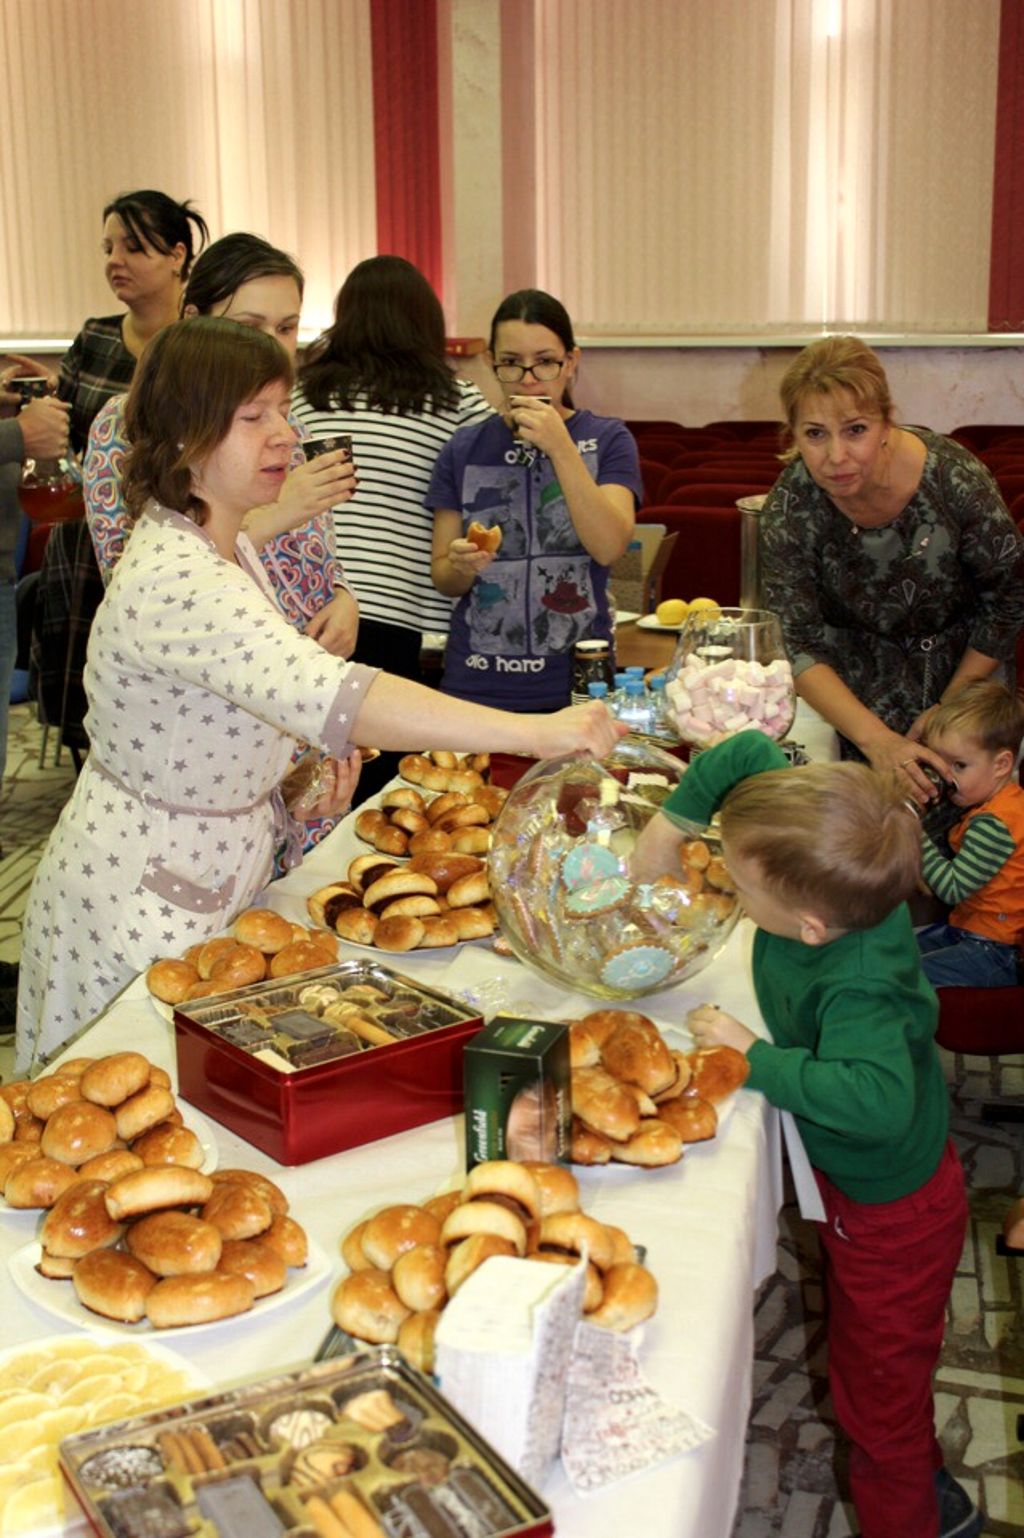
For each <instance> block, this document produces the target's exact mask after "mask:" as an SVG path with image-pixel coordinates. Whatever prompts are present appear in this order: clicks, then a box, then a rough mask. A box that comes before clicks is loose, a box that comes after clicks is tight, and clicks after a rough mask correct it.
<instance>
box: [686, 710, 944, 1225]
mask: <svg viewBox="0 0 1024 1538" xmlns="http://www.w3.org/2000/svg"><path fill="white" fill-rule="evenodd" d="M786 764H787V760H786V758H785V755H784V754H783V753H782V752H781V750H780V749H779V748H778V747H777V746H776V745H775V743H773V742H772V741H771V740H770V739H769V738H768V737H764V736H762V734H761V733H760V732H741V733H740V734H739V735H738V736H736V737H732V738H730V739H729V740H728V741H727V742H724V743H722V744H721V745H720V746H719V747H715V748H709V749H707V750H706V751H705V752H703V753H701V754H700V755H699V756H698V757H697V758H696V759H695V761H694V762H693V764H691V766H690V768H689V769H688V770H687V772H686V774H685V775H684V777H683V780H682V782H681V784H680V785H679V786H678V787H677V788H676V790H674V791H673V792H672V794H671V795H670V796H669V798H668V800H667V801H666V802H665V803H664V805H663V808H662V810H663V811H664V812H665V813H666V815H667V816H669V817H670V818H671V819H672V820H673V821H687V822H697V823H702V824H706V823H707V822H708V821H709V820H710V818H711V817H712V816H713V814H714V812H715V811H716V810H717V808H718V806H719V805H720V803H721V801H722V800H723V799H724V797H725V795H726V793H727V792H728V791H729V790H730V789H731V788H732V786H733V785H735V784H736V783H737V782H738V781H739V780H742V779H745V778H746V777H747V775H749V774H758V773H763V772H764V771H765V770H767V769H780V768H784V767H786ZM753 974H754V990H755V993H756V995H757V1002H758V1005H759V1006H760V1009H761V1013H762V1015H763V1016H764V1019H765V1023H766V1024H767V1026H768V1029H769V1030H770V1031H771V1033H772V1038H773V1042H767V1041H757V1042H755V1043H754V1045H753V1046H752V1047H751V1048H750V1051H749V1053H748V1062H749V1063H750V1078H749V1079H748V1080H747V1084H748V1087H749V1088H751V1089H759V1090H761V1091H762V1092H763V1093H764V1094H765V1095H766V1096H767V1098H768V1099H769V1100H770V1101H771V1102H772V1104H773V1105H777V1106H779V1107H781V1108H782V1109H783V1110H788V1111H792V1112H793V1114H794V1116H795V1118H796V1122H797V1126H798V1127H799V1129H800V1135H801V1137H802V1138H803V1140H804V1145H805V1147H806V1149H807V1153H808V1157H809V1158H810V1161H811V1163H812V1164H813V1165H814V1166H815V1167H816V1168H817V1169H820V1170H821V1171H822V1172H823V1174H825V1175H827V1176H828V1178H829V1179H830V1180H831V1181H832V1182H833V1183H834V1184H835V1185H837V1186H838V1187H839V1189H840V1190H841V1191H843V1192H845V1194H846V1195H847V1196H849V1197H851V1198H853V1200H855V1201H860V1202H866V1203H876V1202H889V1201H895V1200H896V1199H897V1198H899V1197H901V1196H906V1195H908V1194H909V1193H910V1192H911V1191H916V1190H917V1189H919V1187H921V1186H922V1185H924V1183H925V1182H926V1181H927V1180H929V1179H930V1178H931V1176H932V1175H933V1174H934V1173H935V1170H936V1169H937V1167H938V1163H939V1159H940V1158H941V1156H942V1150H943V1148H944V1146H945V1142H946V1137H947V1135H948V1129H949V1099H948V1094H947V1090H946V1085H945V1080H944V1079H943V1075H942V1068H941V1065H940V1063H939V1057H938V1053H937V1051H936V1049H935V1040H934V1038H935V1026H936V1022H937V1019H938V1005H937V1002H936V998H935V994H934V992H933V991H932V989H931V987H930V986H929V984H928V983H927V982H926V981H925V978H924V975H923V973H922V971H921V964H920V958H919V955H918V950H917V943H916V941H915V939H914V932H913V928H912V926H911V922H910V915H909V912H908V910H907V907H906V904H904V903H901V904H900V906H899V907H898V908H896V909H895V910H894V911H893V912H892V913H891V914H890V915H889V916H888V918H886V919H883V921H882V923H880V924H877V925H876V926H875V927H874V928H873V929H862V930H849V931H848V932H847V933H846V934H843V935H841V936H840V937H839V938H838V939H836V940H832V941H830V942H829V943H828V944H827V945H804V944H803V943H802V941H800V940H789V939H784V938H782V937H781V936H779V935H771V934H768V933H766V932H765V931H764V930H761V929H759V930H758V931H757V933H756V935H755V937H754V954H753ZM773 1043H774V1044H773Z"/></svg>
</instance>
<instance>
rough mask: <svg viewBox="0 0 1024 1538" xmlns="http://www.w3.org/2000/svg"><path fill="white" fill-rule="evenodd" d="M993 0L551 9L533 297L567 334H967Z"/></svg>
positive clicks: (982, 236)
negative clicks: (552, 299)
mask: <svg viewBox="0 0 1024 1538" xmlns="http://www.w3.org/2000/svg"><path fill="white" fill-rule="evenodd" d="M999 9H1000V7H999V3H998V0H690V3H680V0H639V3H637V0H550V3H547V4H540V5H539V6H538V7H537V12H536V26H537V34H536V36H537V46H536V54H535V57H536V64H537V70H538V77H537V78H538V86H537V99H538V113H537V141H536V157H537V168H538V200H539V206H538V212H537V229H538V232H539V235H538V247H539V258H540V267H539V280H540V283H541V286H542V287H548V288H550V289H551V290H553V291H554V292H555V293H558V294H559V295H560V296H561V297H562V298H563V299H564V300H565V302H566V303H567V305H568V306H569V309H570V313H571V314H572V316H573V319H574V320H575V322H576V324H577V327H578V329H579V330H580V331H582V332H586V333H587V334H588V335H591V336H594V335H601V334H602V333H604V334H608V333H616V332H617V333H623V332H626V333H628V332H638V333H654V334H658V333H668V334H671V333H693V332H698V333H700V332H709V333H715V332H718V333H723V332H725V333H728V332H737V333H751V332H752V333H758V332H777V331H784V330H787V329H790V328H795V329H798V330H804V329H808V328H813V327H815V326H818V325H832V326H837V325H838V326H850V327H853V328H859V329H871V330H874V329H879V330H887V329H888V330H904V329H912V330H923V331H934V332H946V331H971V330H984V329H985V325H986V316H987V300H988V266H989V248H990V236H989V231H990V224H991V200H992V166H993V138H994V129H995V100H996V81H997V62H998V60H997V53H998V36H999Z"/></svg>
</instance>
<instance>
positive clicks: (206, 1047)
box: [174, 961, 483, 1164]
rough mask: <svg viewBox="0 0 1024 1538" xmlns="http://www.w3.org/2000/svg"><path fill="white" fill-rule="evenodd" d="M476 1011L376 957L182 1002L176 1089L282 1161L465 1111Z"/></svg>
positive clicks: (301, 1160)
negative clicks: (465, 1073)
mask: <svg viewBox="0 0 1024 1538" xmlns="http://www.w3.org/2000/svg"><path fill="white" fill-rule="evenodd" d="M482 1024H483V1021H482V1019H481V1017H480V1016H479V1015H475V1014H471V1013H470V1012H469V1010H468V1009H467V1006H466V1005H465V1004H463V1003H462V1002H461V1001H460V1000H458V999H453V998H450V997H449V996H447V995H446V994H443V993H440V992H438V991H437V990H435V989H433V988H429V987H426V986H425V985H424V984H422V983H419V982H417V981H415V980H414V979H413V978H411V977H405V976H403V975H402V974H401V973H397V972H392V971H390V970H389V969H388V968H387V967H383V966H381V965H380V964H379V963H377V962H363V961H351V962H340V963H336V964H334V965H331V966H326V967H320V968H319V969H317V970H316V971H313V972H304V973H302V975H301V976H299V977H293V978H287V979H281V980H279V981H274V980H270V981H267V982H263V983H256V984H254V985H253V986H252V987H251V988H245V989H239V990H237V991H236V992H234V993H229V994H221V995H219V996H217V997H215V998H210V999H208V1000H205V999H204V1000H198V1001H196V1002H194V1003H191V1004H188V1005H179V1006H177V1007H176V1008H175V1011H174V1031H175V1038H176V1047H177V1057H178V1087H179V1092H180V1093H181V1095H182V1096H183V1097H184V1098H185V1099H186V1100H188V1101H190V1102H191V1103H192V1104H193V1105H194V1106H197V1107H198V1108H199V1110H201V1111H204V1112H205V1113H206V1114H207V1115H208V1116H211V1117H213V1119H214V1120H215V1121H218V1122H220V1123H221V1125H222V1126H225V1127H229V1128H230V1129H231V1130H232V1131H233V1132H237V1133H238V1135H239V1136H240V1137H243V1138H245V1139H246V1141H247V1142H249V1143H252V1144H254V1146H255V1147H257V1148H261V1149H262V1150H263V1151H264V1153H268V1154H269V1155H270V1156H271V1158H273V1159H276V1160H277V1161H278V1163H279V1164H305V1163H307V1162H308V1161H309V1160H311V1159H321V1158H323V1157H325V1156H326V1155H327V1154H332V1153H339V1152H340V1151H341V1150H343V1149H346V1148H356V1147H358V1146H359V1145H360V1144H362V1143H372V1142H373V1141H374V1140H375V1139H377V1138H382V1137H389V1136H391V1134H392V1133H395V1132H405V1131H407V1130H408V1129H409V1128H410V1127H419V1126H422V1125H423V1124H424V1123H425V1122H430V1121H437V1120H438V1119H439V1118H440V1117H442V1116H451V1115H453V1114H455V1112H457V1111H459V1110H461V1109H462V1048H463V1045H464V1044H465V1042H466V1041H468V1040H469V1038H470V1037H471V1036H473V1035H475V1034H476V1032H477V1031H478V1030H479V1029H480V1028H481V1026H482Z"/></svg>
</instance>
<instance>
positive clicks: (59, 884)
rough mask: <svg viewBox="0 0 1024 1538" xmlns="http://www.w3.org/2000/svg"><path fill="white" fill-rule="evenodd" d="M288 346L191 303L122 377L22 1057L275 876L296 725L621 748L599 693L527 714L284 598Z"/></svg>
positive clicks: (341, 788) (34, 909)
mask: <svg viewBox="0 0 1024 1538" xmlns="http://www.w3.org/2000/svg"><path fill="white" fill-rule="evenodd" d="M291 384H292V368H291V361H290V359H289V358H288V356H287V354H286V353H285V352H284V351H283V349H281V348H280V347H279V345H278V344H277V343H276V342H275V341H273V340H272V339H271V338H269V337H267V336H265V335H264V334H263V333H262V332H260V331H258V330H255V329H251V328H243V327H240V326H236V325H232V324H231V323H230V322H229V321H226V320H222V319H215V318H212V317H199V318H195V319H190V320H186V321H183V322H182V323H181V324H180V325H177V326H170V327H168V328H167V329H166V330H165V331H164V332H162V333H161V335H160V336H159V337H158V338H157V339H156V340H155V341H154V343H153V344H152V346H151V347H150V348H149V349H148V350H147V353H146V356H145V358H144V359H143V361H142V363H141V365H140V368H139V372H138V374H137V376H136V380H135V383H134V385H133V388H132V393H131V396H130V398H129V404H128V412H127V419H126V420H127V426H128V431H129V436H130V438H131V441H132V450H131V454H130V456H129V461H128V465H127V467H126V490H127V500H128V504H129V506H130V508H131V509H132V511H133V512H135V511H138V513H139V517H138V521H137V523H136V526H135V529H134V531H133V533H132V536H131V539H130V541H129V542H128V546H127V549H126V550H125V553H124V556H123V557H122V559H121V560H120V562H119V563H118V566H117V570H116V571H115V573H114V577H113V580H112V582H111V584H110V587H109V589H108V591H107V594H106V596H105V598H104V600H103V603H102V604H101V606H100V609H99V612H98V614H97V617H96V621H95V624H94V626H93V631H92V635H91V638H90V642H89V656H88V662H87V666H86V676H85V684H86V692H87V695H88V698H89V715H88V718H87V724H88V729H89V737H90V741H91V744H92V751H91V752H90V755H89V758H88V759H87V760H86V763H85V765H84V767H83V769H82V773H81V774H80V776H79V778H78V781H77V783H76V785H75V790H74V793H73V795H72V797H71V800H70V801H69V802H68V804H67V806H66V807H65V808H64V811H63V813H62V815H61V819H60V822H59V823H58V825H57V827H56V828H55V830H54V832H53V835H52V836H51V839H50V842H49V844H48V846H47V849H46V852H45V853H44V855H43V859H42V861H41V863H40V865H39V869H38V870H37V872H36V877H35V880H34V882H33V885H32V891H31V893H30V895H29V902H28V909H27V912H26V917H25V926H24V934H23V941H22V964H21V986H20V991H19V998H18V1027H17V1043H16V1061H17V1066H18V1070H19V1071H26V1070H30V1069H33V1068H36V1067H38V1066H39V1065H40V1064H41V1063H42V1062H43V1061H44V1060H45V1059H46V1058H48V1057H50V1056H52V1055H53V1054H54V1053H56V1052H57V1051H59V1050H60V1049H61V1048H62V1047H63V1046H64V1045H66V1043H67V1042H68V1041H69V1040H70V1039H71V1038H72V1037H73V1036H74V1035H75V1034H76V1033H77V1032H78V1031H79V1030H81V1029H82V1028H83V1027H84V1026H86V1025H87V1024H88V1023H89V1022H90V1021H91V1020H92V1019H93V1018H94V1016H95V1015H96V1014H97V1013H99V1011H100V1010H102V1009H103V1008H104V1007H105V1005H106V1004H108V1003H109V1002H110V1001H111V1000H112V999H113V998H114V996H115V995H116V994H117V993H119V992H120V991H121V989H122V988H124V987H125V986H126V985H127V984H128V983H129V982H130V981H131V980H132V978H133V977H134V976H136V975H137V974H138V973H139V972H140V971H142V970H143V969H144V968H145V967H147V966H148V965H149V964H150V963H151V962H152V961H153V959H154V958H155V957H156V956H158V955H161V954H167V953H168V952H173V951H175V950H178V949H183V948H185V947H186V946H187V945H190V944H192V943H194V942H195V941H197V940H202V939H204V938H207V937H209V936H210V935H213V934H216V933H217V932H219V931H221V930H223V929H224V928H225V927H226V926H227V925H228V924H230V923H231V922H232V920H233V918H234V916H235V915H236V914H237V913H238V912H239V911H240V910H241V909H242V908H244V907H246V906H247V905H249V904H250V903H251V902H252V901H253V900H254V898H255V897H256V895H257V894H258V893H259V892H260V890H261V889H262V888H263V887H264V886H265V885H266V883H267V881H268V879H269V877H270V874H271V869H272V865H273V856H274V849H275V845H276V844H277V843H278V842H279V841H280V840H281V839H282V838H285V837H289V836H291V837H293V838H294V833H295V830H294V828H289V826H288V816H287V813H286V812H285V809H284V806H283V803H282V800H281V793H280V784H281V780H282V779H283V777H284V775H285V773H286V771H287V769H288V765H289V761H290V758H291V753H292V749H293V747H294V745H295V742H296V740H304V741H309V742H312V743H314V744H315V745H316V746H317V747H319V748H320V749H322V750H323V751H324V752H326V753H328V754H331V755H332V756H333V757H335V758H336V759H338V760H340V761H345V760H346V759H351V761H352V765H353V767H350V768H348V769H345V768H344V767H343V768H342V769H341V770H340V772H339V776H338V785H337V791H336V794H335V796H334V798H333V800H332V803H331V804H329V805H321V806H319V807H317V808H315V810H316V811H317V812H325V813H329V814H330V813H337V812H338V811H339V810H340V809H341V806H342V805H343V803H344V801H345V799H346V797H347V796H349V795H350V794H351V791H352V788H353V786H354V783H355V779H356V776H357V775H358V748H357V745H358V744H359V743H360V742H371V741H372V742H376V743H379V744H380V745H381V746H382V747H385V748H397V749H417V748H430V747H440V746H445V747H450V748H453V749H455V750H457V751H479V750H485V749H489V750H494V751H506V752H512V753H529V754H534V755H537V756H540V757H548V756H554V755H557V754H561V753H570V752H576V751H583V752H592V753H595V754H597V755H599V756H602V755H604V754H606V753H608V752H609V751H610V750H611V748H612V746H613V744H614V742H615V741H616V740H617V738H618V737H619V736H620V735H621V730H622V729H621V728H619V727H618V726H617V724H616V723H614V722H613V721H612V719H611V717H610V716H609V715H608V713H607V711H606V710H605V708H604V706H603V705H601V704H599V703H598V702H596V701H595V702H591V704H589V705H586V706H581V707H577V708H574V709H568V710H564V711H559V712H557V713H556V714H553V715H550V716H517V715H512V714H510V713H505V712H503V711H496V710H489V709H486V708H483V707H480V706H476V705H471V704H468V703H467V702H465V701H462V700H457V699H452V698H446V697H444V696H439V695H438V694H436V693H435V692H434V691H433V690H430V689H425V688H423V687H421V686H420V685H419V684H416V683H413V682H410V681H408V680H406V679H399V678H394V677H391V676H389V675H388V674H385V673H380V672H377V671H375V670H374V669H372V668H370V667H366V666H364V665H362V664H359V663H350V662H346V661H345V660H344V659H342V658H340V657H334V656H332V655H330V653H328V652H326V651H325V650H324V649H323V648H322V647H321V646H319V645H318V644H317V643H316V641H314V640H313V639H312V638H311V637H309V636H306V635H301V634H298V633H296V631H295V630H294V629H293V628H292V627H291V626H290V625H289V624H288V622H287V621H286V620H285V619H284V618H283V616H282V615H281V613H280V611H279V609H278V607H277V605H276V603H275V602H274V598H273V595H272V592H271V588H270V585H269V583H268V581H267V578H266V576H265V574H264V572H263V570H262V568H261V566H260V563H259V561H258V559H257V558H256V554H255V551H254V549H253V546H252V542H251V540H250V539H249V538H248V536H247V534H246V533H245V530H244V527H243V525H244V520H245V517H246V514H247V512H248V511H249V509H250V508H251V507H254V506H260V505H264V504H267V503H270V502H272V501H273V500H274V498H275V497H276V496H277V495H278V494H279V492H280V489H281V486H282V485H283V483H284V480H285V478H286V476H287V473H288V462H289V458H290V455H291V450H292V447H293V444H294V438H295V434H294V430H293V429H292V427H291V426H290V425H289V422H288V400H289V393H290V390H291Z"/></svg>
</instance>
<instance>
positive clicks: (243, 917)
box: [146, 908, 338, 1004]
mask: <svg viewBox="0 0 1024 1538" xmlns="http://www.w3.org/2000/svg"><path fill="white" fill-rule="evenodd" d="M337 959H338V942H337V940H335V939H334V937H333V936H332V935H329V934H325V933H324V931H323V930H322V929H306V928H305V927H304V926H303V925H302V924H291V923H289V922H288V920H287V919H285V918H282V917H281V915H280V914H279V913H275V912H274V911H273V909H271V908H246V909H245V911H244V912H243V913H240V914H239V915H238V917H237V918H236V920H235V922H234V925H233V926H232V930H231V933H230V934H229V935H218V936H216V938H214V939H212V940H203V941H200V942H199V944H198V945H191V946H189V948H188V950H187V951H186V952H185V954H184V956H183V957H181V958H170V959H167V960H163V961H154V963H153V965H152V966H151V967H150V968H149V971H148V972H147V973H146V986H147V987H148V988H149V991H150V993H151V994H153V996H154V998H158V999H160V1000H161V1001H162V1002H163V1003H164V1004H183V1003H186V1002H188V1001H190V1000H192V999H208V998H210V997H211V996H212V995H214V994H218V993H230V992H231V991H232V990H233V989H235V988H247V987H249V986H250V985H251V984H252V983H261V982H262V981H263V980H264V978H267V977H274V978H277V977H294V976H295V974H296V973H299V972H309V971H312V970H313V969H314V968H315V967H325V966H329V965H330V964H331V962H332V961H337Z"/></svg>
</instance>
